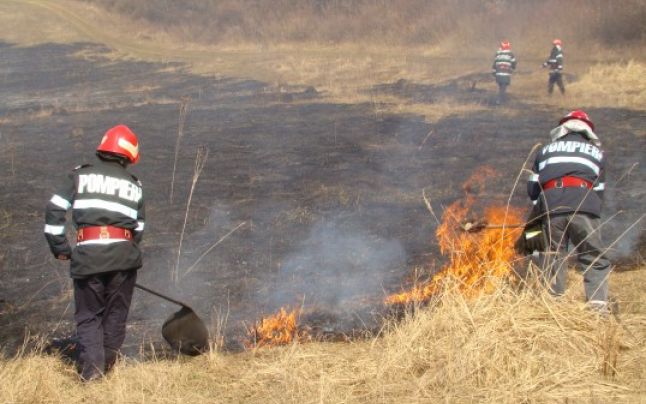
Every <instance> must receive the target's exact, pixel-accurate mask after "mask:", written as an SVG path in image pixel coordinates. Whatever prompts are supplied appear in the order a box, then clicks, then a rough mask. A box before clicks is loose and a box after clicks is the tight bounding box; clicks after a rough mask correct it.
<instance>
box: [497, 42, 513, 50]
mask: <svg viewBox="0 0 646 404" xmlns="http://www.w3.org/2000/svg"><path fill="white" fill-rule="evenodd" d="M500 49H502V50H510V49H511V43H510V42H509V41H502V42H500Z"/></svg>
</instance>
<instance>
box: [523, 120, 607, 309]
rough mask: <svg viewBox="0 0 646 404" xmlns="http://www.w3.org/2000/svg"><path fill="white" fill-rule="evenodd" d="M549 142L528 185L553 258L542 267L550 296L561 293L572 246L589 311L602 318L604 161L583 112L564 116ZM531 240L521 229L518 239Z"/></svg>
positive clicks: (604, 296) (604, 283)
mask: <svg viewBox="0 0 646 404" xmlns="http://www.w3.org/2000/svg"><path fill="white" fill-rule="evenodd" d="M550 136H551V140H552V142H551V143H550V144H548V145H547V146H544V147H543V148H542V149H540V150H539V152H538V154H537V155H536V160H535V162H534V166H533V170H532V171H533V172H534V174H532V175H531V177H530V178H529V181H528V183H527V192H528V194H529V197H530V199H531V200H532V202H533V203H534V205H535V207H536V209H535V212H537V214H535V215H534V224H535V223H537V222H540V224H541V226H542V230H543V233H544V236H545V240H546V242H547V243H546V244H547V247H548V249H549V250H550V251H552V252H556V253H557V254H545V260H544V263H543V264H544V265H543V270H544V271H545V275H546V276H547V278H548V283H549V288H550V292H551V293H552V294H553V295H555V296H561V295H563V294H564V293H565V288H566V281H567V270H568V263H567V251H568V243H571V245H572V251H571V252H570V254H573V255H574V256H575V257H576V258H577V261H578V264H579V269H580V270H582V271H583V286H584V290H585V298H586V301H587V304H588V306H589V307H591V308H593V309H595V310H598V311H599V312H602V313H607V312H608V310H609V306H608V276H609V275H610V262H609V261H608V259H607V258H606V256H605V254H606V248H605V246H604V244H603V242H602V237H601V232H602V227H601V223H600V215H601V205H602V199H603V191H604V189H605V182H604V181H605V171H604V167H605V164H606V158H605V157H606V156H605V154H604V151H603V150H602V149H601V142H600V140H599V138H598V137H597V135H596V134H595V132H594V124H593V123H592V121H591V120H590V118H589V117H588V115H587V114H586V113H585V112H584V111H581V110H576V111H572V112H570V113H569V114H567V115H566V116H565V117H563V118H562V119H561V120H560V122H559V126H557V127H556V128H554V129H553V130H552V131H551V132H550ZM534 235H536V232H532V231H527V229H526V231H525V233H524V234H523V236H522V237H524V238H526V239H529V238H532V236H534ZM530 250H531V249H530ZM527 252H529V251H527Z"/></svg>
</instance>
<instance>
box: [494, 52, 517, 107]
mask: <svg viewBox="0 0 646 404" xmlns="http://www.w3.org/2000/svg"><path fill="white" fill-rule="evenodd" d="M491 69H492V73H493V75H494V76H495V77H496V83H497V84H498V100H497V102H496V103H497V104H500V103H503V102H505V101H506V100H507V86H509V85H510V84H511V75H512V73H513V72H514V70H515V69H516V57H514V54H513V53H512V52H511V43H509V41H502V42H500V48H499V49H498V51H497V52H496V57H495V59H494V61H493V65H492V67H491Z"/></svg>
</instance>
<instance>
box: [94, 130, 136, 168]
mask: <svg viewBox="0 0 646 404" xmlns="http://www.w3.org/2000/svg"><path fill="white" fill-rule="evenodd" d="M96 151H102V152H107V153H112V154H116V155H119V156H122V157H125V158H126V159H128V161H130V163H132V164H136V163H137V161H139V141H138V140H137V135H135V133H134V132H133V131H131V130H130V128H129V127H127V126H126V125H117V126H115V127H113V128H110V129H108V131H107V132H105V135H103V139H101V144H100V145H99V147H97V148H96Z"/></svg>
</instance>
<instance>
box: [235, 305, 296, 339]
mask: <svg viewBox="0 0 646 404" xmlns="http://www.w3.org/2000/svg"><path fill="white" fill-rule="evenodd" d="M299 315H300V310H299V309H294V310H291V311H289V309H285V308H282V307H281V309H280V310H279V311H278V313H276V314H275V315H273V316H271V317H266V318H263V319H262V320H260V321H258V322H257V323H256V324H255V325H254V326H253V327H250V328H249V329H248V330H247V334H248V340H247V341H246V343H245V346H246V347H247V348H252V347H261V346H277V345H286V344H289V343H292V342H299V341H302V340H304V339H305V338H307V332H306V331H304V330H299V328H298V318H299Z"/></svg>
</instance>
